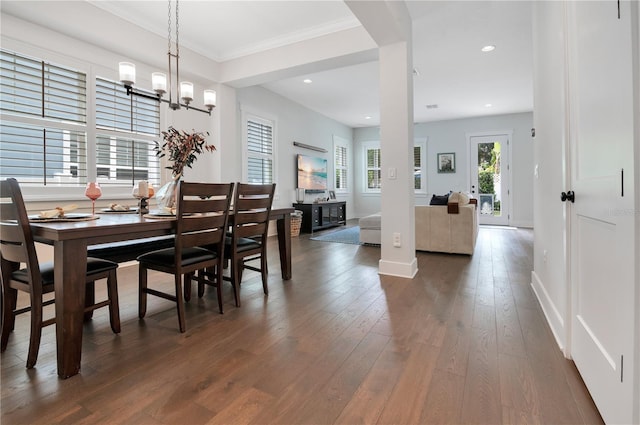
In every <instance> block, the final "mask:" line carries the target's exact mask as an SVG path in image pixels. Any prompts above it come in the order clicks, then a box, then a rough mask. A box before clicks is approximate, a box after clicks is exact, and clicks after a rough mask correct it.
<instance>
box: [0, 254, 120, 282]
mask: <svg viewBox="0 0 640 425" xmlns="http://www.w3.org/2000/svg"><path fill="white" fill-rule="evenodd" d="M117 268H118V263H114V262H113V261H109V260H102V259H100V258H92V257H88V258H87V274H96V273H102V272H106V271H109V270H114V269H117ZM27 273H28V272H27V269H26V268H25V269H20V270H16V271H15V272H13V273H12V274H11V278H12V279H14V280H17V281H18V282H22V283H27V284H28V283H29V277H28V276H27ZM40 276H41V277H42V284H43V285H53V261H49V262H47V263H42V264H40Z"/></svg>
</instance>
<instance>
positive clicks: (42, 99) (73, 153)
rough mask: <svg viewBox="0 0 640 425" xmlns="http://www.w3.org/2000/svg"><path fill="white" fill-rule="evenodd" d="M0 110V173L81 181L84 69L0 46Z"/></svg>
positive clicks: (38, 180) (43, 181)
mask: <svg viewBox="0 0 640 425" xmlns="http://www.w3.org/2000/svg"><path fill="white" fill-rule="evenodd" d="M0 111H1V112H2V119H1V120H0V178H7V177H15V178H17V179H18V181H20V182H21V183H25V184H33V185H39V186H40V185H47V184H57V185H77V184H84V182H85V181H86V178H87V140H86V137H87V136H86V131H85V130H86V122H87V77H86V74H84V73H83V72H80V71H78V70H75V69H71V68H68V67H63V66H59V65H54V64H51V63H48V62H46V61H42V60H39V59H35V58H31V57H28V56H24V55H20V54H17V53H14V52H9V51H7V50H0Z"/></svg>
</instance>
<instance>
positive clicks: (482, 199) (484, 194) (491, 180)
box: [469, 134, 510, 225]
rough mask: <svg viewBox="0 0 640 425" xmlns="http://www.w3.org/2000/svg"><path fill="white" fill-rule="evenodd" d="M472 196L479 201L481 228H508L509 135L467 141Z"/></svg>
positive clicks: (484, 136)
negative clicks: (505, 226) (484, 226)
mask: <svg viewBox="0 0 640 425" xmlns="http://www.w3.org/2000/svg"><path fill="white" fill-rule="evenodd" d="M469 143H470V152H471V161H470V162H471V172H470V174H469V175H470V176H471V194H472V195H473V196H474V197H476V198H477V199H478V208H479V209H480V220H479V223H480V224H495V225H508V224H509V196H510V192H509V190H510V189H509V184H508V180H509V179H508V176H509V168H510V166H509V135H507V134H498V135H482V136H471V137H470V138H469Z"/></svg>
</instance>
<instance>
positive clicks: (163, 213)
mask: <svg viewBox="0 0 640 425" xmlns="http://www.w3.org/2000/svg"><path fill="white" fill-rule="evenodd" d="M148 215H153V216H158V217H175V216H176V215H175V214H174V213H172V212H170V211H165V210H151V211H149V214H148Z"/></svg>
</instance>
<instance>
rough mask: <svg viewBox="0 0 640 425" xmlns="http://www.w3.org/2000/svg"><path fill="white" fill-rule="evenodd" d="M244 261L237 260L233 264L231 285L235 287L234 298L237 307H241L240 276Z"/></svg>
mask: <svg viewBox="0 0 640 425" xmlns="http://www.w3.org/2000/svg"><path fill="white" fill-rule="evenodd" d="M241 262H242V260H237V261H234V262H232V264H231V285H233V296H234V297H235V299H236V307H240V276H239V272H240V270H239V264H240V263H241Z"/></svg>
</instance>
